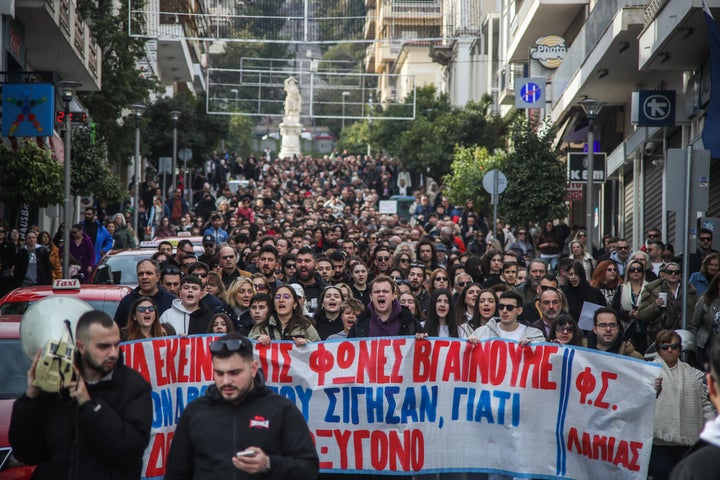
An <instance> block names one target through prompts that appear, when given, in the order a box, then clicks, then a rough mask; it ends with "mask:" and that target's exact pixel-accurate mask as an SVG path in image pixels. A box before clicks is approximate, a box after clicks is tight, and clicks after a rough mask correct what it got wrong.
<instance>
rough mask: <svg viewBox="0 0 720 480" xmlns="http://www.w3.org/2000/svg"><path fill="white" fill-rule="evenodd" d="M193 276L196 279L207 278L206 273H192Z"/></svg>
mask: <svg viewBox="0 0 720 480" xmlns="http://www.w3.org/2000/svg"><path fill="white" fill-rule="evenodd" d="M193 275H195V276H196V277H198V278H207V276H208V274H207V273H193Z"/></svg>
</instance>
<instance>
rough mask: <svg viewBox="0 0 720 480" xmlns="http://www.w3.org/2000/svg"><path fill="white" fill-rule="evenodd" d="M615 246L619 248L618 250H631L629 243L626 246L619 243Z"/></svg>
mask: <svg viewBox="0 0 720 480" xmlns="http://www.w3.org/2000/svg"><path fill="white" fill-rule="evenodd" d="M615 248H617V249H618V250H630V246H628V245H624V246H620V245H618V246H617V247H615Z"/></svg>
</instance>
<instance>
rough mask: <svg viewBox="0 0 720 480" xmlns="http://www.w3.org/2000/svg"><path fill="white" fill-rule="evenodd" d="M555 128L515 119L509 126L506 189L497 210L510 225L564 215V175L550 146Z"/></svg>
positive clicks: (564, 169)
mask: <svg viewBox="0 0 720 480" xmlns="http://www.w3.org/2000/svg"><path fill="white" fill-rule="evenodd" d="M555 133H556V129H555V128H554V127H553V126H552V125H551V124H549V123H547V122H546V123H542V124H537V123H535V122H528V121H527V120H525V119H524V118H517V119H516V120H515V121H514V122H513V123H512V125H511V127H510V142H511V149H510V151H509V153H508V156H507V160H506V164H505V166H504V167H503V172H504V173H505V175H506V176H507V179H508V187H507V190H505V193H503V195H501V197H500V204H499V206H498V210H499V211H500V214H501V215H502V216H503V217H504V218H505V219H506V220H507V221H508V222H509V223H511V224H515V225H527V224H528V223H529V222H538V221H543V220H545V219H555V218H562V217H565V216H566V215H567V212H568V206H567V203H566V202H565V196H566V192H567V189H566V182H567V172H566V168H565V165H564V163H563V162H562V161H560V160H559V151H558V150H557V149H556V148H554V147H553V145H552V142H553V139H554V138H555Z"/></svg>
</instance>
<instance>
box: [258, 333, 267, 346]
mask: <svg viewBox="0 0 720 480" xmlns="http://www.w3.org/2000/svg"><path fill="white" fill-rule="evenodd" d="M257 342H258V343H259V344H261V345H264V346H266V347H269V346H270V337H269V336H268V335H260V336H259V337H258V338H257Z"/></svg>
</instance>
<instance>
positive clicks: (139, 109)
mask: <svg viewBox="0 0 720 480" xmlns="http://www.w3.org/2000/svg"><path fill="white" fill-rule="evenodd" d="M130 108H131V109H132V111H133V114H134V115H135V195H134V196H133V228H135V231H136V232H139V229H140V227H139V225H138V210H140V163H142V162H141V160H140V118H142V114H143V111H145V105H140V104H137V103H136V104H134V105H130Z"/></svg>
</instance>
